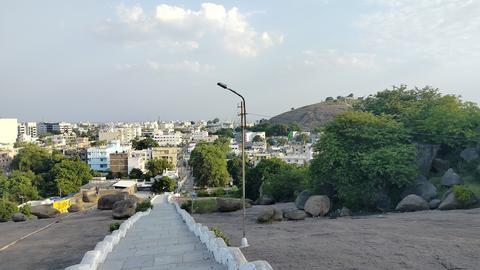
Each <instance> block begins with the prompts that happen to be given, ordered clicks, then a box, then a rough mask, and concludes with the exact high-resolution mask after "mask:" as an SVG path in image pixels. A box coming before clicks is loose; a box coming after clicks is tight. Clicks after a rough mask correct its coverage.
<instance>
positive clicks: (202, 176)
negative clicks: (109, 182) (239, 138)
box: [189, 140, 229, 187]
mask: <svg viewBox="0 0 480 270" xmlns="http://www.w3.org/2000/svg"><path fill="white" fill-rule="evenodd" d="M227 151H228V144H226V143H225V142H224V141H222V140H217V141H215V142H214V143H205V142H200V143H198V144H197V146H196V147H195V149H194V150H193V151H192V154H191V156H190V160H189V165H190V166H191V167H192V174H193V177H195V181H196V185H198V186H201V187H224V186H226V185H227V184H228V180H229V175H228V170H227V160H226V153H227Z"/></svg>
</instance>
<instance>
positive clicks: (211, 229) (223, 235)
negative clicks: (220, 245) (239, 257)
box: [209, 227, 230, 246]
mask: <svg viewBox="0 0 480 270" xmlns="http://www.w3.org/2000/svg"><path fill="white" fill-rule="evenodd" d="M209 229H210V231H212V232H213V233H214V234H215V237H219V238H222V239H223V241H224V242H225V244H226V245H227V246H230V238H228V236H227V235H226V234H224V233H223V232H222V231H220V230H219V229H218V228H216V227H210V228H209Z"/></svg>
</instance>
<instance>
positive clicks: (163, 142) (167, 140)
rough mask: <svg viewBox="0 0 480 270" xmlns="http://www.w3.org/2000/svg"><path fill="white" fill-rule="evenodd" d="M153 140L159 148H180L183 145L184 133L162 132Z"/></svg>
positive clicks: (158, 132) (155, 135)
mask: <svg viewBox="0 0 480 270" xmlns="http://www.w3.org/2000/svg"><path fill="white" fill-rule="evenodd" d="M153 139H154V140H155V141H156V142H157V143H158V145H159V146H178V145H180V144H181V143H182V133H180V132H175V133H166V134H164V133H163V132H162V131H157V132H156V133H155V134H154V135H153Z"/></svg>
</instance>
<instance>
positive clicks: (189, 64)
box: [147, 60, 214, 73]
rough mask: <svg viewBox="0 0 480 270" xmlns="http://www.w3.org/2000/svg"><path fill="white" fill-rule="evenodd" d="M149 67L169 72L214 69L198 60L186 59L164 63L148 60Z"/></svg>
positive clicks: (196, 71)
mask: <svg viewBox="0 0 480 270" xmlns="http://www.w3.org/2000/svg"><path fill="white" fill-rule="evenodd" d="M147 67H148V68H150V69H151V70H154V71H168V72H195V73H199V72H208V71H210V70H212V69H214V67H213V66H211V65H208V64H201V63H199V62H198V61H188V60H184V61H181V62H177V63H173V64H164V63H159V62H156V61H152V60H149V61H147Z"/></svg>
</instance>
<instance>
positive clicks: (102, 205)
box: [97, 192, 129, 210]
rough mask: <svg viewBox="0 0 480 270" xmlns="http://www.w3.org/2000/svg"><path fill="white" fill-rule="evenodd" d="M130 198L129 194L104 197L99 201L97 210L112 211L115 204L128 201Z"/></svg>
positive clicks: (122, 193) (121, 193)
mask: <svg viewBox="0 0 480 270" xmlns="http://www.w3.org/2000/svg"><path fill="white" fill-rule="evenodd" d="M128 197H129V194H128V193H127V192H120V193H114V194H107V195H103V196H102V197H100V199H98V203H97V208H98V209H100V210H112V208H113V204H114V203H116V202H118V201H123V200H126V199H128Z"/></svg>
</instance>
